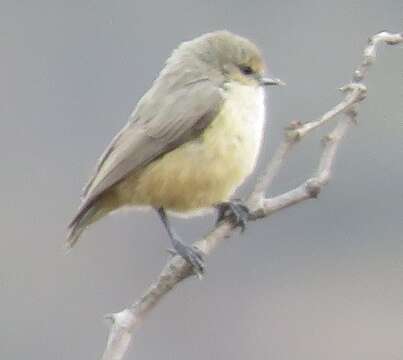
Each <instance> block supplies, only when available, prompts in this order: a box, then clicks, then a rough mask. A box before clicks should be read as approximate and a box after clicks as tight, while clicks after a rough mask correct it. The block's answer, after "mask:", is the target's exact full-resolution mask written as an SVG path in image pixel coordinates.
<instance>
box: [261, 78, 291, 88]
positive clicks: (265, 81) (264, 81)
mask: <svg viewBox="0 0 403 360" xmlns="http://www.w3.org/2000/svg"><path fill="white" fill-rule="evenodd" d="M260 85H261V86H269V85H270V86H272V85H280V86H284V85H285V82H284V81H282V80H280V79H270V78H267V77H262V78H261V79H260Z"/></svg>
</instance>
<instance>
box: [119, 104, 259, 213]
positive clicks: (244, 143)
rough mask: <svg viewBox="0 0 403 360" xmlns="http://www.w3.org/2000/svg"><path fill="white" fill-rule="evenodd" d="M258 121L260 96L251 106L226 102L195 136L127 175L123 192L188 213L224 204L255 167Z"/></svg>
mask: <svg viewBox="0 0 403 360" xmlns="http://www.w3.org/2000/svg"><path fill="white" fill-rule="evenodd" d="M242 105H243V106H242ZM255 105H256V106H255ZM263 123H264V107H263V97H262V98H261V102H254V103H252V104H245V103H243V102H242V99H239V98H238V99H236V98H235V97H234V98H228V99H227V101H226V102H225V104H224V105H223V107H222V109H221V111H220V112H219V114H218V115H217V117H216V119H215V120H214V121H213V122H212V123H211V124H210V126H209V127H208V128H207V129H206V130H205V131H204V132H203V134H202V135H201V136H200V137H199V138H197V139H195V140H193V141H190V142H188V143H185V144H183V145H182V146H180V147H178V148H176V149H175V150H173V151H171V152H169V153H167V154H165V155H164V156H162V157H161V158H159V159H158V160H155V161H154V162H152V163H150V164H149V165H148V166H147V167H146V168H144V169H143V170H142V171H141V173H139V174H137V175H133V176H135V177H136V180H135V181H128V182H126V183H128V184H132V185H130V188H127V189H126V191H128V192H130V193H131V199H132V202H131V203H132V204H133V205H151V206H154V207H160V206H162V207H165V208H167V209H169V210H172V211H177V212H188V211H193V210H198V209H202V208H206V207H210V206H212V205H214V204H216V203H219V202H222V201H225V200H228V199H229V197H230V196H231V195H232V194H233V193H234V191H235V190H236V188H237V187H238V186H239V185H240V184H241V183H242V182H243V181H244V180H245V178H246V177H247V176H248V175H249V174H250V173H251V172H252V170H253V168H254V166H255V164H256V159H257V155H258V152H259V148H260V143H261V137H262V132H263ZM133 184H135V186H134V187H133ZM122 185H123V187H124V188H125V187H126V186H124V184H122ZM122 190H124V189H122ZM126 194H127V193H126ZM126 194H125V195H126ZM122 197H124V196H122Z"/></svg>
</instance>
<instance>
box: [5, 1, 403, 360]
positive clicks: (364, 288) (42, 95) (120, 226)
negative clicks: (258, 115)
mask: <svg viewBox="0 0 403 360" xmlns="http://www.w3.org/2000/svg"><path fill="white" fill-rule="evenodd" d="M223 28H226V29H229V30H232V31H234V32H236V33H239V34H242V35H244V36H247V37H249V38H251V39H253V40H255V41H256V42H257V43H258V44H259V45H260V47H261V48H262V50H263V52H264V54H265V56H266V57H267V59H268V63H269V66H270V69H269V72H270V74H271V75H274V76H277V77H280V78H282V79H283V80H285V81H286V82H287V83H288V86H287V87H286V88H282V89H276V90H274V89H273V91H272V92H271V93H270V94H269V96H268V97H269V100H270V106H269V109H268V113H269V115H270V121H269V124H268V128H267V130H268V131H267V135H266V144H265V146H264V148H263V151H262V156H261V159H260V168H261V167H262V165H263V164H264V163H265V161H266V160H267V159H268V157H270V155H271V154H272V153H273V150H274V148H275V146H276V145H277V144H278V143H279V140H280V136H281V130H282V128H283V127H284V126H285V125H286V124H287V123H288V122H289V121H290V120H293V119H300V120H309V119H312V118H314V117H316V116H318V115H320V114H321V113H322V112H323V111H325V110H327V109H328V108H329V107H330V106H332V105H333V104H335V103H336V102H337V101H338V100H339V99H340V95H339V93H338V92H337V90H336V89H337V88H338V87H340V86H341V85H343V84H344V83H346V82H347V81H349V79H350V76H351V72H352V70H353V68H354V67H355V66H356V65H357V63H358V61H359V60H360V55H361V51H362V49H363V46H364V44H365V42H366V39H367V37H368V36H369V35H371V34H374V33H375V32H378V31H380V30H383V29H389V30H391V31H402V30H403V3H402V2H401V1H400V0H389V1H356V0H353V1H305V2H299V1H282V2H280V1H195V0H193V1H190V0H187V1H179V0H172V1H160V2H156V1H147V2H146V1H142V2H140V1H136V0H134V1H133V0H131V1H106V0H105V1H95V0H93V1H54V0H52V1H50V0H49V1H44V0H42V1H23V0H14V1H11V0H10V1H8V0H1V2H0V48H1V57H0V79H1V81H0V136H1V141H0V162H1V169H2V171H1V176H0V185H1V189H2V190H1V206H0V219H1V220H0V224H1V235H2V236H1V240H0V358H1V359H7V360H11V359H76V360H78V359H96V358H98V357H99V355H100V354H101V352H102V350H103V348H104V345H105V343H106V336H107V331H108V328H107V326H106V324H105V323H104V322H103V320H102V316H103V314H105V313H108V312H112V311H117V310H120V309H121V308H122V307H124V306H125V305H127V304H128V303H130V302H131V301H132V300H134V298H135V297H138V296H139V295H140V294H141V292H142V291H143V289H144V288H145V286H146V285H147V284H148V283H149V282H150V281H151V280H152V279H153V278H154V277H155V276H156V275H157V273H158V272H159V270H160V268H161V267H162V265H163V264H164V263H165V261H166V259H167V255H166V253H165V252H164V249H165V248H166V247H167V245H168V241H167V236H166V234H165V233H164V231H163V228H162V226H161V225H160V224H159V222H158V220H157V217H156V216H155V214H153V213H151V212H129V213H125V214H121V215H116V216H112V217H109V218H108V219H106V220H105V221H103V222H102V223H99V224H97V225H96V226H95V227H93V228H91V229H90V230H89V231H88V232H86V233H85V235H84V237H83V238H82V240H81V242H80V243H79V245H78V247H77V248H75V249H74V251H73V252H72V253H71V254H70V255H69V256H66V255H65V254H64V252H63V251H62V247H61V245H62V242H63V240H64V237H65V232H66V224H67V223H68V221H69V220H70V218H71V216H72V215H73V214H74V211H75V209H76V207H77V206H78V202H79V193H80V189H81V187H82V185H83V184H84V182H85V181H86V179H87V177H88V175H89V174H90V172H91V169H92V167H93V166H94V163H95V161H96V159H97V157H98V155H99V154H100V153H101V152H102V151H103V149H104V147H105V146H106V145H107V144H108V142H109V141H110V139H111V138H112V136H113V135H114V133H115V132H116V131H118V130H119V129H120V128H121V127H122V126H123V125H124V124H125V122H126V119H127V117H128V114H129V113H130V112H131V110H132V108H133V106H134V104H135V103H136V101H137V100H138V99H139V98H140V96H141V95H142V94H143V93H144V91H145V90H146V89H147V88H148V87H149V86H150V83H151V81H152V80H153V78H154V77H155V76H156V74H157V72H158V71H159V70H160V69H161V67H162V64H163V62H164V61H165V59H166V58H167V56H168V55H169V53H170V52H171V50H172V49H173V48H174V47H175V46H176V45H177V44H178V43H179V42H180V41H183V40H185V39H190V38H193V37H195V36H197V35H199V34H201V33H204V32H206V31H210V30H215V29H223ZM367 84H368V86H369V91H370V92H369V98H368V101H366V102H365V104H364V105H363V106H362V108H361V111H360V116H359V118H360V120H361V121H360V124H359V126H358V127H357V128H354V129H353V130H352V131H351V132H350V133H349V134H348V136H347V138H346V140H345V142H344V143H343V146H342V148H341V149H340V153H339V156H338V159H337V163H336V168H335V174H334V178H333V180H332V182H331V184H330V185H329V187H327V188H326V189H325V191H323V193H322V194H321V195H320V199H319V200H317V201H311V202H309V203H305V204H303V205H299V206H297V207H295V208H292V209H289V210H286V211H284V212H282V213H279V214H277V215H275V216H273V217H272V218H270V219H268V220H266V221H261V222H259V223H255V224H253V226H251V227H250V228H249V229H248V230H247V232H246V233H245V235H244V236H238V235H237V236H234V237H233V239H232V240H231V241H228V242H227V243H226V244H224V246H222V247H221V248H220V249H219V251H217V252H216V253H215V254H214V255H213V256H211V257H210V258H209V259H208V263H207V265H208V269H207V271H208V272H207V275H206V277H205V279H204V280H203V281H202V282H200V281H197V280H196V279H192V280H189V281H187V282H186V284H183V285H182V286H180V287H179V288H178V289H177V290H176V291H175V292H173V293H171V294H170V295H169V296H168V297H167V298H166V299H165V301H163V303H161V305H160V306H159V307H158V309H156V311H154V312H153V313H152V314H151V316H150V317H149V318H148V319H147V321H146V323H145V324H144V327H143V328H142V329H141V331H140V332H139V333H138V336H137V338H136V340H135V348H132V349H131V352H130V355H129V356H128V358H132V359H134V358H135V359H158V358H164V359H175V360H180V359H189V358H191V359H219V358H224V359H245V358H250V359H278V360H282V359H287V360H290V359H298V360H303V359H307V360H308V359H309V360H316V359H317V360H319V359H320V360H322V359H335V360H336V359H343V360H350V359H351V360H353V359H354V360H358V359H365V360H371V359H393V360H395V359H396V360H397V359H403V341H402V335H403V286H402V284H403V243H402V231H403V222H402V200H403V190H402V181H403V167H402V156H403V145H402V144H403V115H402V114H403V101H402V100H403V48H402V47H401V46H400V47H394V48H388V49H387V50H386V49H384V48H382V49H381V50H380V56H379V58H378V62H377V64H376V66H375V67H374V68H372V69H371V73H370V77H369V79H368V81H367ZM319 135H320V133H316V134H315V135H313V136H310V137H309V138H308V139H307V140H306V142H305V143H304V144H301V146H299V147H298V150H297V151H296V153H295V154H294V155H293V156H292V158H291V159H290V161H289V163H288V165H287V168H286V169H285V170H284V171H283V172H282V173H281V176H280V177H279V178H278V179H277V182H276V186H275V187H274V188H273V193H277V192H279V191H282V190H286V189H288V188H289V187H292V186H295V185H297V184H299V182H300V181H302V180H303V179H304V178H305V177H306V176H307V175H309V174H310V172H311V171H312V170H313V168H314V166H315V165H316V161H317V159H318V154H319V149H320V147H319V145H318V144H319ZM254 178H255V176H253V177H252V178H251V179H250V182H249V185H250V183H251V182H253V180H254ZM247 188H248V185H247V186H246V187H244V188H243V191H245V189H247ZM242 193H243V192H242V191H241V194H242ZM212 222H213V217H205V218H195V219H192V220H187V221H183V220H175V224H176V226H177V227H178V231H179V232H180V233H181V234H182V235H183V237H184V238H186V239H188V241H190V240H194V239H196V238H198V237H199V236H201V235H202V234H204V233H206V231H207V230H208V229H210V228H211V226H212Z"/></svg>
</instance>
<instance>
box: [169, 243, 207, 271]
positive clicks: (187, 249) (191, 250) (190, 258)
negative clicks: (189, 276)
mask: <svg viewBox="0 0 403 360" xmlns="http://www.w3.org/2000/svg"><path fill="white" fill-rule="evenodd" d="M167 251H168V253H169V254H171V255H172V256H175V255H180V256H181V257H182V258H183V259H184V260H185V261H186V262H187V263H188V264H189V265H190V266H191V267H192V269H193V272H194V274H195V275H196V276H197V277H198V278H199V279H202V278H203V274H204V260H203V255H202V252H201V251H200V250H199V249H197V248H196V247H194V246H188V245H185V244H184V243H182V242H179V241H178V242H176V243H175V250H174V249H167Z"/></svg>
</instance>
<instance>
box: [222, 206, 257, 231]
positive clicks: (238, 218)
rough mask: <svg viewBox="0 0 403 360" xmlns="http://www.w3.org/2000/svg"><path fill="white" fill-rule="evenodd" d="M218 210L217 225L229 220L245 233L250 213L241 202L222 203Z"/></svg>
mask: <svg viewBox="0 0 403 360" xmlns="http://www.w3.org/2000/svg"><path fill="white" fill-rule="evenodd" d="M216 208H217V210H218V217H217V221H216V225H217V224H218V223H220V222H221V221H223V220H226V219H228V220H229V221H230V222H231V224H233V225H234V226H239V227H240V228H241V232H244V231H245V228H246V223H247V222H248V220H249V214H250V211H249V209H248V207H247V206H246V205H244V204H243V203H242V202H241V201H240V200H233V201H227V202H222V203H220V204H217V205H216Z"/></svg>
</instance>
